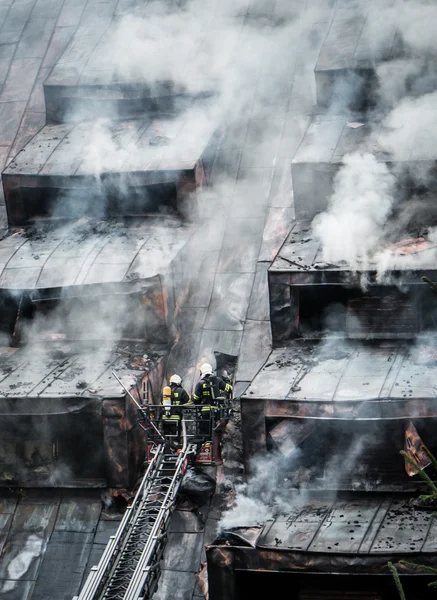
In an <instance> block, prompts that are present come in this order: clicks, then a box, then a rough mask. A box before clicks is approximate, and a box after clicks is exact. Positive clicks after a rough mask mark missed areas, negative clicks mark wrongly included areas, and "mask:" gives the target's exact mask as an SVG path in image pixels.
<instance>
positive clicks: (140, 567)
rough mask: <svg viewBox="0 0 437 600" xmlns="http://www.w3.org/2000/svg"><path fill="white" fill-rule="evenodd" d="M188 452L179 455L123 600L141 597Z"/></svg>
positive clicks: (188, 448)
mask: <svg viewBox="0 0 437 600" xmlns="http://www.w3.org/2000/svg"><path fill="white" fill-rule="evenodd" d="M189 450H190V447H189V446H188V445H186V446H185V449H184V450H183V451H182V452H181V453H180V454H179V457H178V461H177V465H176V469H175V473H174V476H173V479H172V482H171V485H170V486H169V489H168V491H167V493H166V495H165V498H164V501H163V503H162V506H161V508H160V510H159V514H158V516H157V518H156V520H155V523H154V525H153V528H152V531H151V532H150V535H149V538H148V540H147V542H146V545H145V546H144V549H143V551H142V553H141V557H140V559H139V561H138V564H137V567H136V569H135V572H134V574H133V575H132V578H131V580H130V583H129V587H128V588H127V590H126V594H125V596H124V600H138V598H142V597H143V595H142V591H143V589H144V587H145V585H146V583H147V578H148V575H149V573H150V572H151V571H152V567H153V565H150V562H151V559H152V558H153V552H154V550H155V547H156V543H157V542H159V537H160V535H165V529H166V526H167V524H168V521H169V518H170V516H171V508H172V507H173V506H174V502H175V500H176V495H177V493H178V491H179V485H180V480H181V478H180V474H181V470H182V467H183V464H184V462H185V459H186V456H187V453H188V451H189ZM160 532H161V533H160Z"/></svg>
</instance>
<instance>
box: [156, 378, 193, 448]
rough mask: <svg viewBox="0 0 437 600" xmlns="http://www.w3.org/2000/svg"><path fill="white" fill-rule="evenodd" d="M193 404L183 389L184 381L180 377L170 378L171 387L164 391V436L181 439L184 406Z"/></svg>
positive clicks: (165, 388)
mask: <svg viewBox="0 0 437 600" xmlns="http://www.w3.org/2000/svg"><path fill="white" fill-rule="evenodd" d="M184 404H192V402H191V400H190V396H189V395H188V394H187V392H186V391H185V390H184V388H183V387H182V379H181V377H180V376H179V375H176V374H175V375H172V376H171V377H170V385H166V386H165V387H164V389H163V390H162V406H163V414H162V431H163V434H164V435H168V436H171V437H177V439H178V441H180V437H181V419H182V406H183V405H184Z"/></svg>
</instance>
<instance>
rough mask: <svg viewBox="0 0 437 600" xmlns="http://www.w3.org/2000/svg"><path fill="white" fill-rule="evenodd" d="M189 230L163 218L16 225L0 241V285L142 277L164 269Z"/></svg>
mask: <svg viewBox="0 0 437 600" xmlns="http://www.w3.org/2000/svg"><path fill="white" fill-rule="evenodd" d="M191 233H192V228H191V227H190V226H183V225H181V224H180V222H179V221H177V220H173V221H172V220H169V219H166V220H164V219H163V220H161V221H153V220H143V221H142V222H141V223H137V224H136V225H135V226H131V227H129V226H125V225H123V223H118V222H110V221H109V222H97V223H93V222H91V221H87V220H85V219H84V220H80V221H78V222H76V223H75V224H73V225H71V226H67V227H64V228H59V229H53V228H51V229H49V230H47V231H34V232H29V231H28V230H27V231H26V230H20V231H18V232H16V233H14V234H13V235H9V236H7V237H5V238H4V239H3V240H0V262H1V265H0V289H2V288H3V289H36V288H57V287H63V286H78V285H85V284H93V283H96V284H99V283H121V282H123V281H125V282H126V281H131V280H133V279H148V278H151V277H154V276H156V275H158V274H162V273H163V272H164V271H165V270H166V269H167V267H168V266H169V265H170V264H171V263H172V261H173V260H174V259H175V258H176V256H177V255H178V253H179V252H180V250H181V249H182V248H183V247H184V245H185V244H186V243H187V241H188V240H189V238H190V236H191Z"/></svg>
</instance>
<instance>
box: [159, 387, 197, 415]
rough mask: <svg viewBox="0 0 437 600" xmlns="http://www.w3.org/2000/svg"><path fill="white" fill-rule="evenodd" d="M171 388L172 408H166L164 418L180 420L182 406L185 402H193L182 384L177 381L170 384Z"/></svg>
mask: <svg viewBox="0 0 437 600" xmlns="http://www.w3.org/2000/svg"><path fill="white" fill-rule="evenodd" d="M170 389H171V409H170V411H168V409H166V410H165V412H164V414H163V416H162V418H163V419H165V420H169V419H171V420H172V421H180V419H181V416H182V406H183V405H184V404H192V402H191V400H190V396H189V395H188V394H187V392H186V391H185V390H184V388H183V387H182V386H181V385H176V384H175V383H172V384H170Z"/></svg>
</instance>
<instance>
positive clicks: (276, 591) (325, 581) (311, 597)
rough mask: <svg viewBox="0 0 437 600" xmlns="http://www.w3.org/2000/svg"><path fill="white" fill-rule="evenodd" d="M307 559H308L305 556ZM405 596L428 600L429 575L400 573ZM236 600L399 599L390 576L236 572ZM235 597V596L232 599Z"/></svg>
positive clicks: (432, 593) (429, 596)
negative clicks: (268, 599)
mask: <svg viewBox="0 0 437 600" xmlns="http://www.w3.org/2000/svg"><path fill="white" fill-rule="evenodd" d="M308 560H309V559H308ZM401 580H402V585H403V586H404V590H405V594H406V597H407V598H416V599H417V598H420V600H431V599H432V598H434V597H435V592H433V590H432V589H430V588H428V587H427V584H428V583H430V582H431V581H433V580H434V579H433V578H432V577H428V576H401ZM236 588H237V590H236V591H237V594H236V598H235V600H265V599H266V598H282V597H286V598H287V600H399V593H398V591H397V589H396V586H395V584H394V581H393V578H392V577H391V576H390V575H378V576H375V575H370V574H367V575H323V574H317V573H311V574H307V575H301V574H299V573H278V572H276V573H268V572H267V573H261V572H256V571H237V572H236ZM232 600H234V598H232Z"/></svg>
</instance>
